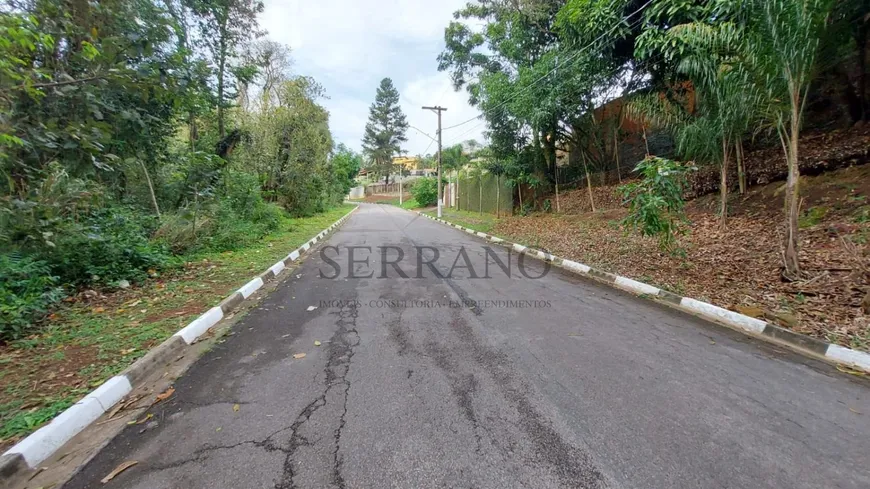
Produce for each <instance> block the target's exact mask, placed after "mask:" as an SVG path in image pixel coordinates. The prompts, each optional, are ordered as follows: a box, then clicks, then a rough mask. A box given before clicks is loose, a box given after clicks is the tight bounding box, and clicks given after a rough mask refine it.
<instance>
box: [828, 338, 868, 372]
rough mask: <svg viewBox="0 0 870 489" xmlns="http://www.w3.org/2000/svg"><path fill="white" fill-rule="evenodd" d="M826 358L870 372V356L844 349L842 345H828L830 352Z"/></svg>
mask: <svg viewBox="0 0 870 489" xmlns="http://www.w3.org/2000/svg"><path fill="white" fill-rule="evenodd" d="M825 356H826V357H828V358H830V359H831V360H836V361H837V362H841V363H845V364H846V365H852V366H854V367H858V368H860V369H862V370H864V371H867V372H870V354H867V353H864V352H861V351H856V350H852V349H850V348H844V347H842V346H840V345H834V344H830V345H828V350H827V351H826V352H825Z"/></svg>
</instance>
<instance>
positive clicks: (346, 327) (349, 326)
mask: <svg viewBox="0 0 870 489" xmlns="http://www.w3.org/2000/svg"><path fill="white" fill-rule="evenodd" d="M348 302H349V304H347V305H345V306H344V307H342V308H341V309H340V310H339V311H338V312H337V313H333V314H336V315H338V317H339V318H338V320H337V321H336V323H335V324H336V326H338V328H337V329H336V331H335V333H334V334H333V335H332V338H331V339H330V341H329V357H328V361H327V363H326V366H325V367H324V372H325V373H326V378H325V380H324V382H323V386H324V389H323V392H322V393H321V394H320V395H319V396H318V397H317V398H315V399H314V400H313V401H311V402H310V403H309V404H308V405H307V406H305V408H304V409H303V410H302V412H301V413H300V414H299V416H297V418H296V421H295V422H294V423H293V424H292V425H291V426H290V428H289V429H290V432H291V435H290V442H289V447H288V448H287V450H286V451H285V452H284V453H286V455H287V456H286V457H285V459H284V466H283V473H282V476H281V480H280V481H279V482H278V483H277V484H275V489H293V488H295V487H297V486H296V482H295V480H294V479H295V477H296V476H297V475H298V473H297V471H296V469H295V468H294V463H295V460H294V456H295V455H296V452H297V450H298V449H299V448H300V447H303V446H311V445H312V443H311V442H309V441H308V439H306V438H305V437H304V436H303V435H301V434H300V433H299V431H300V429H301V428H302V427H303V426H304V425H305V424H306V423H307V422H308V421H309V420H310V419H311V416H312V415H313V414H314V413H315V412H317V411H318V410H319V409H320V408H321V407H323V406H325V405H326V398H327V396H328V395H329V392H330V391H331V390H332V389H333V388H334V387H340V388H342V392H341V397H342V401H341V402H342V406H341V415H340V416H339V419H338V427H337V428H336V429H335V430H334V431H333V450H332V481H333V483H334V484H335V485H336V486H338V487H339V488H340V489H344V488H345V482H344V478H343V476H342V475H341V464H342V460H341V457H340V456H339V453H338V451H339V447H340V440H341V431H342V429H343V428H344V425H345V423H346V420H345V416H346V415H347V398H348V392H349V391H350V380H348V379H347V373H348V372H349V371H350V361H351V358H352V357H353V355H354V350H353V348H354V347H356V346H357V345H359V341H360V339H359V333H358V332H357V330H356V320H357V316H358V310H357V308H356V305H355V304H354V301H348ZM318 441H319V440H318Z"/></svg>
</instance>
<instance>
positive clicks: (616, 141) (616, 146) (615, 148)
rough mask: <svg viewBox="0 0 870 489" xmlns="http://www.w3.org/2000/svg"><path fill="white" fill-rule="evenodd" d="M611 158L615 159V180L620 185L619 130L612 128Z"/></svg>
mask: <svg viewBox="0 0 870 489" xmlns="http://www.w3.org/2000/svg"><path fill="white" fill-rule="evenodd" d="M613 156H614V158H616V179H617V180H618V181H619V184H620V185H622V171H621V170H620V169H619V128H618V127H614V128H613Z"/></svg>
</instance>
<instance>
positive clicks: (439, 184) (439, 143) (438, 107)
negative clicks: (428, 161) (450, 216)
mask: <svg viewBox="0 0 870 489" xmlns="http://www.w3.org/2000/svg"><path fill="white" fill-rule="evenodd" d="M423 109H424V110H431V111H432V112H435V113H436V114H438V217H439V218H440V217H441V200H442V198H441V112H444V111H445V110H447V108H446V107H441V106H440V105H436V106H435V107H423Z"/></svg>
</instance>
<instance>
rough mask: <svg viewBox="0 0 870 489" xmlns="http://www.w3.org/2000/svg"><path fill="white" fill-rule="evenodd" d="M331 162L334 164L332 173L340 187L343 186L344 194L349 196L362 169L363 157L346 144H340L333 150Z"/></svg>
mask: <svg viewBox="0 0 870 489" xmlns="http://www.w3.org/2000/svg"><path fill="white" fill-rule="evenodd" d="M330 162H331V164H332V171H333V173H334V174H335V176H336V179H337V180H338V183H339V185H341V189H342V190H341V192H342V194H344V195H347V193H348V192H350V189H351V188H353V186H354V178H356V176H357V174H358V173H359V170H360V167H362V156H360V155H359V154H357V153H356V152H355V151H354V150H352V149H350V148H348V147H347V146H345V144H344V143H339V145H338V146H337V147H336V148H335V149H334V150H333V153H332V158H331V160H330Z"/></svg>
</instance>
